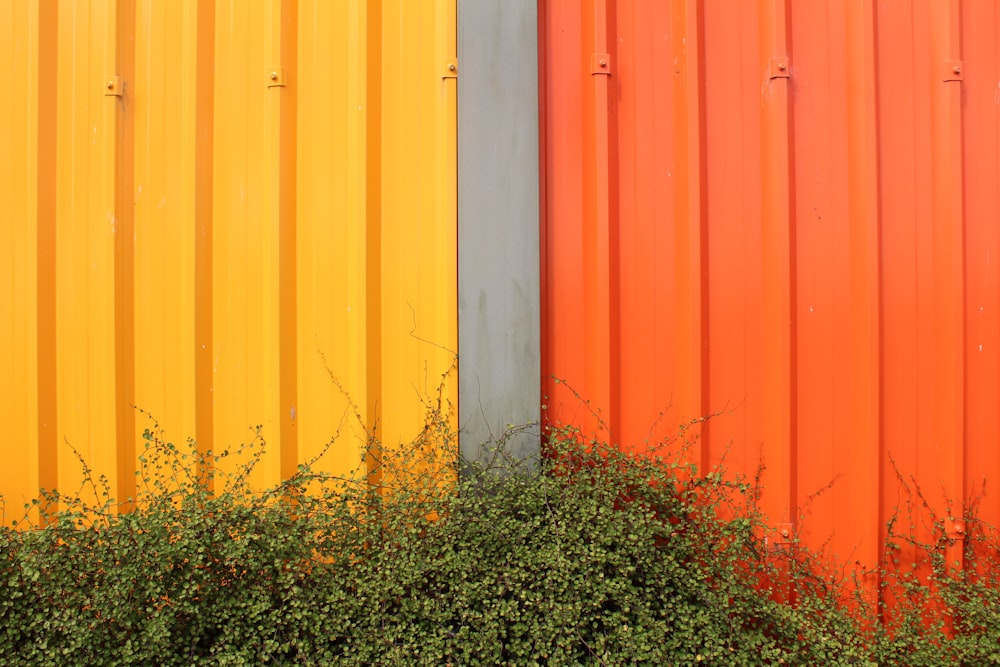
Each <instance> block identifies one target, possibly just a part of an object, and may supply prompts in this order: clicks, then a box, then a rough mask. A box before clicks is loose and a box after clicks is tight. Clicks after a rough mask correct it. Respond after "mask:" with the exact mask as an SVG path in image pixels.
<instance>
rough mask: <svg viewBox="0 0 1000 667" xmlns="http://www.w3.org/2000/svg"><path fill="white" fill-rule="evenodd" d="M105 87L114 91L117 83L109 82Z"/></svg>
mask: <svg viewBox="0 0 1000 667" xmlns="http://www.w3.org/2000/svg"><path fill="white" fill-rule="evenodd" d="M104 85H105V86H106V87H107V89H108V90H114V88H115V82H114V81H108V82H107V83H106V84H104Z"/></svg>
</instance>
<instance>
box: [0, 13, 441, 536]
mask: <svg viewBox="0 0 1000 667" xmlns="http://www.w3.org/2000/svg"><path fill="white" fill-rule="evenodd" d="M455 39H456V35H455V7H454V4H453V3H451V2H446V1H442V0H433V1H428V2H421V3H412V2H406V1H405V0H396V1H387V0H383V1H380V2H375V1H363V0H336V1H333V2H328V1H326V0H301V1H299V2H294V1H291V0H285V1H281V0H270V1H265V0H260V1H252V2H223V1H222V0H219V1H215V2H212V1H206V0H201V1H198V0H184V1H171V2H167V1H165V0H119V1H118V2H112V1H110V0H104V1H98V0H93V1H90V2H87V1H79V2H60V3H43V2H23V1H21V0H0V66H2V67H4V69H5V71H6V70H9V71H11V72H12V78H11V80H10V81H9V82H8V89H7V90H8V92H9V93H10V94H9V95H6V96H4V99H3V100H2V101H0V195H2V196H3V198H4V201H6V202H8V214H7V215H5V216H3V218H2V220H0V253H3V258H2V265H3V266H4V270H3V271H2V272H0V312H2V313H3V314H4V315H3V317H0V420H2V423H3V424H4V429H2V430H0V493H2V494H3V495H4V496H5V498H6V503H7V509H6V516H5V517H4V519H5V521H9V520H11V519H13V518H17V517H18V516H19V515H20V513H21V509H20V508H21V504H22V503H23V502H24V501H25V500H27V499H30V498H31V497H34V496H35V495H36V494H37V490H38V488H39V487H44V488H51V487H53V486H59V488H60V489H61V490H63V491H75V490H76V488H78V487H79V484H80V480H81V470H80V466H79V463H78V462H77V461H76V460H75V458H74V455H73V449H76V450H77V451H78V452H79V453H80V455H81V456H82V457H84V458H85V459H86V461H87V463H88V464H89V465H90V466H91V467H93V468H94V470H95V473H96V474H102V475H106V476H107V478H108V480H109V482H110V484H111V488H112V490H113V493H114V494H115V496H116V497H118V498H126V497H128V496H130V495H132V494H133V493H134V491H135V483H136V482H135V469H136V461H137V456H138V452H137V447H138V448H141V446H142V445H141V434H142V432H143V430H144V429H145V428H148V427H149V426H150V425H151V423H150V422H149V421H148V420H147V418H146V417H145V416H144V415H143V414H142V413H141V412H138V411H136V410H135V409H133V408H132V407H131V406H133V405H134V406H138V407H139V408H141V409H142V410H143V411H145V412H148V413H149V414H151V415H153V416H155V418H156V419H157V421H158V422H159V424H160V425H161V426H162V427H163V428H164V429H165V431H166V436H167V438H168V439H170V440H172V441H174V442H177V443H180V442H182V441H184V440H185V439H186V438H188V437H191V438H194V439H195V440H196V441H197V443H198V447H199V448H201V449H203V450H208V449H212V450H214V451H216V452H218V451H222V450H223V449H226V448H229V449H235V448H236V447H237V446H238V445H240V444H241V443H245V442H249V441H250V440H251V439H252V438H253V427H254V426H257V425H260V426H261V427H262V432H263V436H264V438H265V439H266V441H267V443H268V454H267V455H266V456H265V457H264V458H263V459H262V461H261V462H260V464H259V465H258V466H257V468H256V469H255V472H254V475H255V478H254V481H255V483H256V484H258V485H267V484H273V483H276V482H277V481H279V480H280V479H282V478H283V477H286V476H288V475H289V474H291V473H292V472H293V471H294V470H295V468H296V466H297V465H298V463H300V462H302V461H306V460H309V459H311V458H313V457H315V456H316V455H318V454H319V453H320V452H321V451H323V449H324V447H325V446H326V444H327V442H329V441H330V439H331V438H333V437H335V436H337V437H336V440H335V442H333V444H332V445H331V446H330V447H329V449H328V450H327V451H326V453H325V455H324V456H323V458H322V459H320V461H319V464H318V466H319V467H320V468H322V469H323V470H325V471H329V472H333V473H337V474H346V473H348V472H350V471H352V470H355V469H359V467H360V468H361V469H362V470H363V469H364V466H365V464H366V461H365V460H364V453H363V452H364V447H365V443H366V437H367V436H366V432H369V433H370V432H375V434H376V435H377V437H378V438H379V439H380V440H381V441H382V442H383V443H384V444H388V445H395V444H397V443H400V442H408V441H410V440H412V439H413V438H415V437H417V436H418V435H419V434H420V433H421V432H422V429H423V427H424V418H425V409H426V405H427V404H428V401H430V402H431V403H432V404H433V403H434V402H435V401H436V400H437V398H438V390H439V387H442V392H443V393H442V394H441V397H442V398H443V400H444V401H445V405H448V404H450V403H453V402H454V394H455V389H454V377H453V375H454V373H452V374H451V375H449V376H448V377H447V378H444V377H443V376H444V375H445V374H447V373H448V371H449V370H450V369H452V367H453V365H454V362H455V351H456V348H457V330H456V326H457V324H456V322H457V316H456V309H457V306H456V303H455V298H456V297H455V295H456V284H455V281H456V277H455V271H456V256H455V253H456V239H455V227H456V209H455V201H456V193H455V169H456V165H455V131H456V130H455V128H456V118H455V104H456V98H455V95H456V85H457V83H456V79H455V78H454V73H453V72H451V71H449V70H448V69H447V65H448V63H449V62H452V61H453V59H454V57H455V49H456V43H455ZM446 74H450V76H449V75H446ZM230 465H235V462H234V463H233V464H230Z"/></svg>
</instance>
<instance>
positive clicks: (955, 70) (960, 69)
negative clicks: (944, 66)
mask: <svg viewBox="0 0 1000 667" xmlns="http://www.w3.org/2000/svg"><path fill="white" fill-rule="evenodd" d="M954 72H955V74H961V73H962V68H961V67H959V66H958V65H956V66H955V69H954Z"/></svg>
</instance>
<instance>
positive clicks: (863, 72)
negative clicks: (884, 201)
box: [845, 0, 889, 599]
mask: <svg viewBox="0 0 1000 667" xmlns="http://www.w3.org/2000/svg"><path fill="white" fill-rule="evenodd" d="M845 11H846V12H847V17H846V20H847V26H846V35H847V45H846V49H847V59H848V62H847V77H848V80H849V81H851V80H853V81H854V82H855V84H854V85H853V86H851V85H849V91H852V90H853V91H854V94H853V95H851V94H849V96H848V99H847V105H848V110H847V114H848V118H847V123H848V147H847V149H848V165H849V169H850V176H849V183H848V198H849V204H848V206H849V210H850V235H851V239H850V243H851V254H852V256H854V257H857V258H858V259H857V260H856V261H854V262H852V266H851V275H850V281H851V293H852V306H853V312H854V313H856V316H855V317H854V318H853V320H852V326H851V356H852V358H853V363H852V382H851V384H852V386H853V387H855V388H856V390H855V391H854V392H853V395H852V399H851V403H850V405H851V411H850V412H851V414H852V415H855V418H854V419H853V420H852V422H853V424H854V426H853V428H852V434H851V438H850V440H851V447H852V450H853V451H855V452H857V453H858V458H859V459H860V460H861V461H863V465H862V466H860V468H861V470H863V471H865V473H864V476H863V480H864V482H863V484H862V485H861V488H860V489H858V490H857V491H856V492H854V493H852V496H854V498H855V500H854V505H853V506H854V507H856V508H858V509H859V510H860V511H864V512H869V516H868V517H867V518H866V519H865V521H864V524H863V532H862V536H863V537H862V540H863V546H862V547H861V553H860V554H859V555H860V558H859V560H860V561H861V562H862V563H877V562H879V558H880V557H881V554H880V549H881V547H880V545H881V544H882V537H883V532H882V531H883V527H884V526H885V525H886V523H885V522H886V521H887V520H888V518H889V517H888V516H886V515H885V514H884V508H883V507H882V503H881V502H880V499H881V496H882V491H881V480H882V470H881V468H882V465H883V460H884V452H883V448H882V433H881V411H882V406H881V395H882V390H881V372H880V368H881V331H880V319H879V318H880V313H881V307H880V304H879V299H880V294H881V286H880V265H879V258H880V254H881V253H880V250H879V238H880V235H879V227H880V219H879V181H878V173H879V164H878V96H877V92H876V91H877V88H878V82H877V80H876V77H877V75H878V63H877V62H876V57H877V52H878V46H877V44H876V39H877V32H878V31H877V26H876V11H875V5H874V2H872V1H871V0H866V1H865V2H864V3H848V4H847V5H846V6H845ZM870 508H875V509H874V510H871V509H870ZM871 576H872V580H870V581H868V582H866V584H867V585H868V587H869V593H870V594H871V595H872V599H874V597H875V596H876V595H877V592H878V583H879V582H878V579H877V577H878V575H877V574H873V575H871Z"/></svg>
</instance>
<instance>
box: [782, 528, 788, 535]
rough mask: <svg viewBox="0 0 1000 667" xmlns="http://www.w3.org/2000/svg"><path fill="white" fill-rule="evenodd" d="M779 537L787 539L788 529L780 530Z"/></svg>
mask: <svg viewBox="0 0 1000 667" xmlns="http://www.w3.org/2000/svg"><path fill="white" fill-rule="evenodd" d="M781 536H782V537H788V529H787V528H782V529H781Z"/></svg>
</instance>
